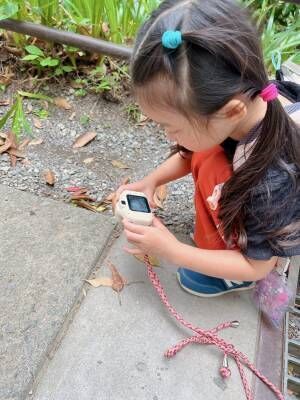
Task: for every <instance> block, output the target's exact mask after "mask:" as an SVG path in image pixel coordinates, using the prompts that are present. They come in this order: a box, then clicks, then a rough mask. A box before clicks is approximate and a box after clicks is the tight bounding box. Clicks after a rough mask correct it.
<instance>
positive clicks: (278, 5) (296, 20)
mask: <svg viewBox="0 0 300 400" xmlns="http://www.w3.org/2000/svg"><path fill="white" fill-rule="evenodd" d="M242 2H243V4H244V5H245V6H246V7H249V8H250V9H251V11H252V13H253V16H254V18H255V20H256V22H257V26H258V28H259V29H260V30H261V32H262V35H261V39H262V47H263V53H264V59H265V63H266V65H267V67H268V70H269V72H270V73H272V72H274V66H273V65H272V56H273V55H274V54H276V53H278V52H279V53H280V54H281V59H282V62H284V61H285V60H287V59H289V58H292V60H293V61H294V62H299V59H300V55H299V51H300V29H299V28H300V8H299V7H298V6H297V5H295V4H289V3H285V2H284V1H281V0H280V1H276V2H274V1H273V0H242Z"/></svg>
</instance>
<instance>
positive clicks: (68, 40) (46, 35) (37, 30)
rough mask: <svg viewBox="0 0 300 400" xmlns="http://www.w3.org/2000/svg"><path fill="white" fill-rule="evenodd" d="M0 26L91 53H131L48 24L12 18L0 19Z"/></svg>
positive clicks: (103, 41)
mask: <svg viewBox="0 0 300 400" xmlns="http://www.w3.org/2000/svg"><path fill="white" fill-rule="evenodd" d="M0 28H2V29H6V30H8V31H13V32H17V33H23V34H25V35H29V36H33V37H36V38H38V39H42V40H46V41H48V42H55V43H61V44H67V45H69V46H74V47H79V48H80V49H83V50H88V51H90V52H93V53H100V54H107V55H109V56H114V57H117V58H125V59H129V58H130V57H131V54H132V49H131V48H130V47H126V46H122V45H119V44H114V43H110V42H107V41H105V40H101V39H95V38H92V37H89V36H84V35H79V34H78V33H73V32H67V31H61V30H58V29H54V28H49V27H48V26H44V25H39V24H33V23H31V22H22V21H17V20H14V19H3V20H0Z"/></svg>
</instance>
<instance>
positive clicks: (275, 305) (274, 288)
mask: <svg viewBox="0 0 300 400" xmlns="http://www.w3.org/2000/svg"><path fill="white" fill-rule="evenodd" d="M289 262H290V260H289V259H288V261H287V259H285V265H284V266H283V267H282V266H277V267H276V268H274V270H273V271H272V272H270V273H269V274H268V275H267V276H266V277H265V278H264V279H262V280H260V281H258V282H256V285H255V288H254V290H253V292H252V296H253V300H254V303H255V304H256V306H257V307H258V308H259V309H260V310H261V311H262V312H263V314H264V315H265V316H266V317H267V318H268V320H269V321H270V322H271V323H272V324H273V325H274V326H275V327H277V328H279V327H280V325H281V322H282V320H283V318H284V315H285V313H286V312H287V310H288V307H289V303H290V299H291V296H292V294H291V291H290V290H289V288H288V286H287V278H286V271H287V269H288V266H289Z"/></svg>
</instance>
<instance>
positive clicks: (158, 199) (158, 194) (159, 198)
mask: <svg viewBox="0 0 300 400" xmlns="http://www.w3.org/2000/svg"><path fill="white" fill-rule="evenodd" d="M166 197H167V186H166V185H161V186H159V187H158V188H157V189H156V190H155V193H154V195H153V200H154V203H155V204H156V205H157V207H159V208H163V202H164V201H165V199H166Z"/></svg>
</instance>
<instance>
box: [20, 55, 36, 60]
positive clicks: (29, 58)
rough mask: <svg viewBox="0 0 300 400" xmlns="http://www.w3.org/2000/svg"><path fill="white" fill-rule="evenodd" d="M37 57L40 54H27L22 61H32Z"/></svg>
mask: <svg viewBox="0 0 300 400" xmlns="http://www.w3.org/2000/svg"><path fill="white" fill-rule="evenodd" d="M37 58H39V56H38V55H36V54H27V56H25V57H23V58H21V60H22V61H32V60H36V59H37Z"/></svg>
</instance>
